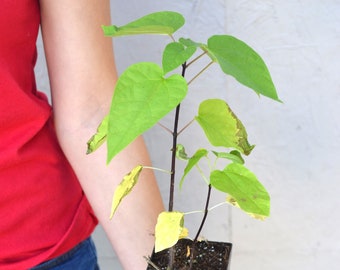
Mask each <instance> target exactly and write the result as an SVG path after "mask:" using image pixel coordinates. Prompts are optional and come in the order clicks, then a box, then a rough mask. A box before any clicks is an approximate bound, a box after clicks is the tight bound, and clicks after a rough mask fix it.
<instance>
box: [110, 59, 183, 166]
mask: <svg viewBox="0 0 340 270" xmlns="http://www.w3.org/2000/svg"><path fill="white" fill-rule="evenodd" d="M187 88H188V86H187V83H186V81H185V79H184V78H183V77H182V76H180V75H178V74H174V75H172V76H170V77H169V78H164V77H163V70H162V69H161V68H160V67H159V66H158V65H157V64H154V63H138V64H134V65H131V66H130V67H129V68H127V69H126V70H125V71H124V73H123V74H122V75H121V76H120V78H119V79H118V81H117V84H116V88H115V92H114V96H113V99H112V103H111V108H110V116H109V127H108V137H107V145H108V162H110V161H111V159H112V158H113V157H114V156H115V155H116V154H118V153H119V152H120V151H121V150H122V149H124V148H125V147H126V146H127V145H129V144H130V143H131V142H132V141H133V140H135V139H136V138H137V137H138V136H139V135H141V134H142V133H144V132H145V131H146V130H148V129H149V128H151V127H152V126H153V125H155V124H156V123H157V122H158V121H159V120H160V119H161V118H163V117H164V116H165V115H166V114H168V113H169V112H170V111H171V110H173V109H174V108H175V107H176V106H177V105H178V104H179V103H180V102H181V101H182V100H183V98H184V97H185V95H186V93H187Z"/></svg>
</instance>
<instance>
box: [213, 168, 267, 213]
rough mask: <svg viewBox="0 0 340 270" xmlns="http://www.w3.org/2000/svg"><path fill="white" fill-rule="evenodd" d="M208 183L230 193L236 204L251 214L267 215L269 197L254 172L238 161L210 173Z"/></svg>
mask: <svg viewBox="0 0 340 270" xmlns="http://www.w3.org/2000/svg"><path fill="white" fill-rule="evenodd" d="M210 184H211V185H212V186H213V187H214V188H216V189H217V190H220V191H222V192H225V193H227V194H229V195H231V196H232V197H233V198H234V199H235V201H236V202H237V204H238V206H239V207H240V208H241V209H242V210H243V211H245V212H246V213H250V214H253V215H259V216H262V217H267V216H269V212H270V197H269V194H268V192H267V191H266V189H265V188H264V187H263V185H262V184H261V183H260V182H259V181H258V180H257V178H256V176H255V174H253V173H252V172H251V171H249V170H248V169H247V168H246V167H244V166H243V165H241V164H238V163H230V164H229V165H228V166H227V167H226V168H225V169H224V170H223V171H220V170H215V171H212V172H211V174H210Z"/></svg>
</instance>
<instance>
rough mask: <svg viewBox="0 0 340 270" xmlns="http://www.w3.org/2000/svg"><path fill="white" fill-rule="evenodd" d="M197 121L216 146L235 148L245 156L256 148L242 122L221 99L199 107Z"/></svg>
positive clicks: (204, 102)
mask: <svg viewBox="0 0 340 270" xmlns="http://www.w3.org/2000/svg"><path fill="white" fill-rule="evenodd" d="M196 120H197V122H198V123H199V124H200V126H201V127H202V128H203V130H204V132H205V134H206V136H207V138H208V140H209V141H210V143H211V144H212V145H214V146H224V147H227V148H229V147H233V148H235V149H237V150H239V151H241V152H242V153H243V154H245V155H249V154H250V152H251V150H252V149H253V148H254V146H253V145H250V144H249V142H248V135H247V132H246V130H245V128H244V126H243V124H242V122H241V121H240V120H239V119H238V118H237V117H236V115H235V114H234V113H233V112H232V110H231V109H230V107H229V106H228V104H227V103H226V102H225V101H223V100H221V99H208V100H205V101H203V102H202V103H201V104H200V106H199V110H198V115H197V116H196Z"/></svg>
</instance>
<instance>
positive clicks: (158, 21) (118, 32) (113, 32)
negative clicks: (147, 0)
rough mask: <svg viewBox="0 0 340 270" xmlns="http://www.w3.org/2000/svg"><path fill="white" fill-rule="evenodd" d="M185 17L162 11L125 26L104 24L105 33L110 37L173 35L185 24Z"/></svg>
mask: <svg viewBox="0 0 340 270" xmlns="http://www.w3.org/2000/svg"><path fill="white" fill-rule="evenodd" d="M184 22H185V20H184V17H183V16H182V15H181V14H179V13H177V12H173V11H160V12H155V13H151V14H149V15H146V16H144V17H141V18H139V19H137V20H135V21H133V22H130V23H128V24H126V25H123V26H120V27H118V26H116V25H110V26H102V28H103V31H104V34H105V35H106V36H110V37H118V36H127V35H138V34H160V35H171V34H173V33H174V32H176V31H177V30H178V29H179V28H181V27H182V26H183V25H184Z"/></svg>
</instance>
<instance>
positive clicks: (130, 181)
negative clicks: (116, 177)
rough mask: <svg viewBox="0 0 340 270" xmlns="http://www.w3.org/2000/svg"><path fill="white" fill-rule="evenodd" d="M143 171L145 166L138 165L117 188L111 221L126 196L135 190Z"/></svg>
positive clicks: (113, 200)
mask: <svg viewBox="0 0 340 270" xmlns="http://www.w3.org/2000/svg"><path fill="white" fill-rule="evenodd" d="M142 169H143V166H141V165H138V166H137V167H135V168H134V169H133V170H132V171H131V172H130V173H128V174H127V175H125V176H124V178H123V180H122V181H121V182H120V184H119V185H118V186H117V188H116V190H115V192H114V194H113V198H112V206H111V215H110V219H112V217H113V215H114V213H115V212H116V210H117V207H118V205H119V204H120V202H121V201H122V199H123V198H124V197H125V196H126V195H128V194H129V193H130V192H131V190H132V189H133V187H134V186H135V185H136V184H137V181H138V177H139V174H140V172H141V171H142Z"/></svg>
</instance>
